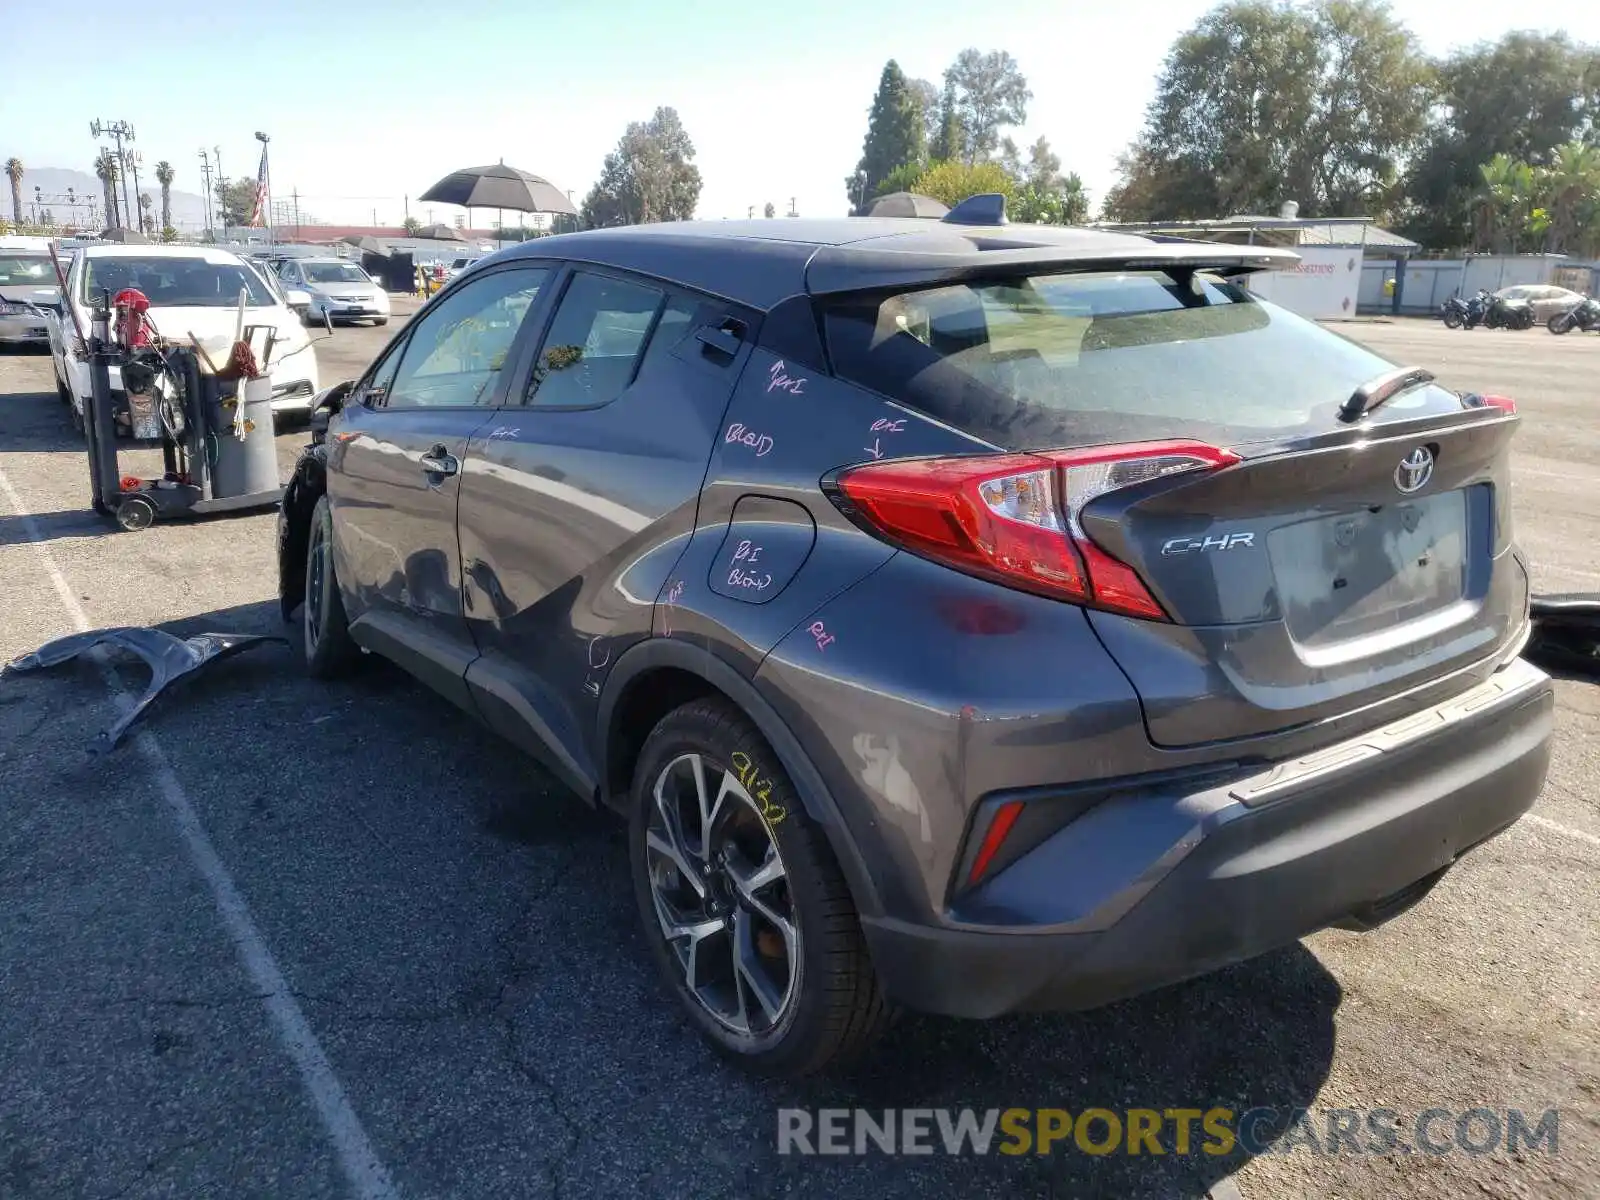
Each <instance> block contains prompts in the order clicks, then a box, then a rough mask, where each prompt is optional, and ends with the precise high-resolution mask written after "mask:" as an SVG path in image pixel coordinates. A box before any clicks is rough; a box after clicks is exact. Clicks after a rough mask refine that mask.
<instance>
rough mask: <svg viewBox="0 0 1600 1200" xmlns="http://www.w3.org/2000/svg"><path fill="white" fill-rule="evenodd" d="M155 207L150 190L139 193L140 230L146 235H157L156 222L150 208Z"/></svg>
mask: <svg viewBox="0 0 1600 1200" xmlns="http://www.w3.org/2000/svg"><path fill="white" fill-rule="evenodd" d="M154 207H155V202H154V201H153V200H151V199H150V193H149V192H141V193H139V232H140V233H142V234H144V235H145V236H146V237H153V236H155V232H156V222H155V218H154V217H152V216H151V215H150V210H151V209H152V208H154Z"/></svg>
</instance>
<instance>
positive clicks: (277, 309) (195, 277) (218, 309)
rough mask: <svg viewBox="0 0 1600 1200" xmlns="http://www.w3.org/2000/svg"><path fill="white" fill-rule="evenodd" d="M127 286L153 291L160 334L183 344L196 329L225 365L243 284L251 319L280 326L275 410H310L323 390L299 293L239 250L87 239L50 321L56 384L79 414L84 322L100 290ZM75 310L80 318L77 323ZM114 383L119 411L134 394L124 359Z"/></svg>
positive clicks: (271, 369) (85, 363)
mask: <svg viewBox="0 0 1600 1200" xmlns="http://www.w3.org/2000/svg"><path fill="white" fill-rule="evenodd" d="M124 288H135V289H137V290H138V291H140V292H143V293H144V294H145V296H146V297H147V298H148V299H149V301H150V311H149V313H148V316H149V318H150V322H151V324H153V325H154V326H155V328H156V332H157V333H158V334H160V335H161V336H162V337H164V338H167V339H168V340H170V341H172V342H176V343H181V344H189V337H190V335H191V334H193V335H194V336H195V337H196V338H198V339H199V341H200V344H201V346H202V347H204V349H205V352H206V353H207V354H208V355H209V356H210V357H211V360H212V361H213V362H215V363H218V364H219V365H220V364H221V363H222V362H223V361H225V360H226V359H227V357H228V354H229V352H230V351H231V349H232V347H233V335H234V327H235V324H236V322H237V320H238V307H239V292H240V289H243V290H244V292H245V303H246V310H245V318H244V323H245V325H247V326H250V325H258V326H259V325H268V326H271V327H272V329H273V331H274V345H273V349H272V356H271V359H270V361H269V363H268V375H269V376H270V377H271V379H272V411H273V412H274V413H275V414H276V413H285V414H287V413H307V414H308V413H310V411H311V401H312V398H313V397H314V396H315V395H316V394H317V390H318V381H317V355H316V351H315V350H314V349H313V348H312V344H311V337H310V335H309V334H308V333H307V332H306V329H305V326H304V325H303V324H302V323H301V320H300V317H299V314H298V313H296V312H295V311H294V310H293V309H292V308H290V306H289V301H290V300H292V299H297V297H293V296H289V295H286V294H285V293H284V292H282V291H281V290H279V289H277V288H275V287H273V286H271V285H270V284H268V283H267V282H266V280H265V279H264V278H263V276H262V275H261V273H259V272H258V271H257V270H256V269H255V268H253V267H251V266H250V265H249V264H248V263H246V262H245V261H244V260H243V259H241V258H240V257H239V256H238V255H237V254H235V253H233V252H232V251H231V250H222V249H219V248H217V247H212V246H121V245H99V246H85V247H83V248H82V249H80V250H79V251H78V252H77V254H75V255H74V256H73V260H72V266H71V267H70V268H69V269H68V271H67V297H66V300H65V302H64V303H63V305H62V312H61V314H60V315H59V316H58V317H56V318H55V319H54V320H52V322H51V326H50V353H51V356H52V358H53V359H54V363H55V372H56V388H57V390H58V391H59V392H60V393H61V398H62V399H63V400H65V401H67V402H68V403H69V404H70V405H71V406H72V410H73V415H74V420H75V421H77V422H81V421H82V419H83V412H84V402H85V400H86V399H87V398H88V396H89V356H88V350H87V348H86V347H85V346H84V345H83V342H82V340H81V339H80V338H79V336H78V333H77V329H78V328H82V329H83V331H84V332H85V333H88V331H89V323H90V320H91V299H92V298H95V297H98V296H99V295H100V294H101V293H102V292H103V291H105V292H110V294H111V295H112V296H113V297H115V296H116V294H117V293H118V292H120V291H122V289H124ZM74 312H76V313H77V317H78V323H79V324H78V325H77V326H74V324H73V319H72V313H74ZM258 345H259V342H258ZM111 391H112V395H113V400H114V402H115V404H116V407H117V409H118V411H119V412H120V411H124V410H125V409H126V406H127V401H126V399H125V398H119V393H121V392H122V373H121V371H120V370H119V369H118V368H117V367H112V368H111Z"/></svg>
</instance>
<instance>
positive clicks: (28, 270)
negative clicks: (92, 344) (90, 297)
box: [0, 238, 61, 347]
mask: <svg viewBox="0 0 1600 1200" xmlns="http://www.w3.org/2000/svg"><path fill="white" fill-rule="evenodd" d="M60 309H61V287H60V285H59V284H58V283H57V282H56V268H55V264H54V263H53V262H51V261H50V252H49V251H48V250H47V249H45V250H41V249H39V248H37V247H34V246H31V245H21V244H13V243H8V242H7V240H6V239H4V238H0V346H40V347H45V346H48V345H49V344H50V319H51V314H54V313H58V312H59V311H60Z"/></svg>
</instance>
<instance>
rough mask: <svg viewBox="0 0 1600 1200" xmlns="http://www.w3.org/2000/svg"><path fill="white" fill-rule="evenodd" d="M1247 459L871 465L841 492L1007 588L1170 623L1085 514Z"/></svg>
mask: <svg viewBox="0 0 1600 1200" xmlns="http://www.w3.org/2000/svg"><path fill="white" fill-rule="evenodd" d="M1238 461H1239V456H1238V455H1237V454H1234V453H1233V452H1232V451H1230V450H1219V449H1217V448H1216V447H1215V446H1207V445H1204V444H1202V443H1198V442H1141V443H1135V444H1131V445H1122V446H1100V447H1095V448H1093V449H1089V450H1052V451H1045V452H1041V453H1035V454H1005V455H985V456H982V457H972V458H934V459H908V460H904V461H900V462H880V463H869V464H867V465H865V466H861V467H855V468H852V469H850V470H848V471H845V472H843V473H842V474H841V475H840V476H839V479H838V485H837V486H838V490H839V492H840V493H841V494H842V495H843V497H844V499H845V500H846V501H847V502H848V505H849V506H850V507H851V508H853V509H854V511H855V512H856V513H857V514H858V515H859V516H860V518H861V519H862V520H864V521H865V522H866V523H867V524H869V525H870V526H872V527H873V528H874V529H876V530H877V531H878V532H879V533H881V534H882V535H883V536H884V537H885V538H886V539H888V540H889V541H892V542H894V543H896V544H898V545H900V546H902V547H904V548H905V549H907V550H910V551H912V552H913V553H916V554H920V555H922V556H923V557H925V558H931V559H933V560H935V561H937V562H942V563H944V564H945V565H947V566H951V567H955V568H956V569H958V570H961V571H965V572H967V573H968V574H971V575H977V576H981V577H982V578H985V579H992V580H994V581H995V582H997V583H1002V584H1005V585H1006V586H1008V587H1015V588H1019V589H1021V590H1023V591H1028V592H1034V593H1037V594H1039V595H1043V596H1050V597H1052V598H1055V599H1060V600H1069V601H1071V602H1073V603H1074V604H1082V605H1087V606H1089V607H1093V608H1102V609H1107V610H1109V611H1112V612H1120V613H1127V614H1129V615H1131V616H1136V617H1145V618H1149V619H1152V620H1157V621H1164V620H1166V619H1167V616H1166V613H1165V612H1163V611H1162V609H1161V606H1160V605H1159V604H1158V603H1156V600H1155V597H1153V596H1152V595H1151V594H1150V591H1149V589H1148V588H1147V587H1146V586H1145V584H1144V581H1143V580H1141V579H1140V578H1139V576H1138V574H1137V573H1136V572H1135V571H1134V570H1133V568H1132V567H1130V566H1128V565H1127V564H1126V563H1124V562H1120V561H1119V560H1117V559H1115V558H1113V557H1112V556H1111V555H1110V554H1108V553H1106V551H1105V550H1103V549H1101V548H1100V547H1099V546H1097V545H1095V543H1094V542H1092V541H1091V540H1090V539H1089V536H1088V535H1087V534H1086V533H1085V532H1084V529H1083V526H1082V524H1081V521H1080V518H1081V516H1082V513H1083V510H1084V508H1085V507H1086V506H1087V505H1088V504H1089V503H1090V502H1091V501H1093V500H1095V499H1097V498H1099V497H1100V496H1104V495H1106V494H1107V493H1110V492H1115V491H1118V490H1120V489H1122V488H1126V487H1133V486H1135V485H1137V484H1141V483H1148V482H1150V481H1151V480H1154V479H1160V478H1162V477H1164V476H1168V475H1175V474H1180V473H1185V472H1189V471H1203V470H1213V469H1216V468H1218V467H1225V466H1230V465H1231V464H1233V463H1236V462H1238Z"/></svg>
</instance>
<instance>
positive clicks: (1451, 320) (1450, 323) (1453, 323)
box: [1444, 312, 1461, 329]
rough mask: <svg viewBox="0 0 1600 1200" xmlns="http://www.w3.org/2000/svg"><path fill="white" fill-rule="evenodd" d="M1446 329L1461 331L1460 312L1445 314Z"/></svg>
mask: <svg viewBox="0 0 1600 1200" xmlns="http://www.w3.org/2000/svg"><path fill="white" fill-rule="evenodd" d="M1444 327H1445V328H1446V329H1460V328H1461V314H1460V313H1458V312H1447V313H1445V314H1444Z"/></svg>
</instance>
